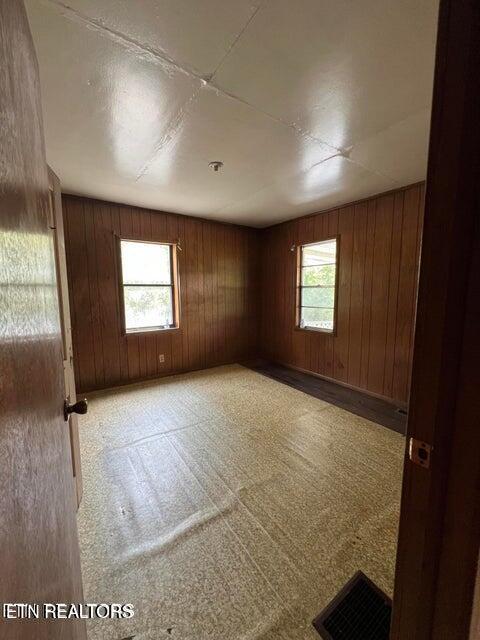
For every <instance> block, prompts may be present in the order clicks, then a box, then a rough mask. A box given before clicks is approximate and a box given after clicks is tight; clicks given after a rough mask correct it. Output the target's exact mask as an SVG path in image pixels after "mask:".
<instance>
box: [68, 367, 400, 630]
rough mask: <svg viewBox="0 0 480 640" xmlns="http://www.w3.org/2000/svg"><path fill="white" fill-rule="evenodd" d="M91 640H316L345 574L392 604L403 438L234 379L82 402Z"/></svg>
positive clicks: (264, 382)
mask: <svg viewBox="0 0 480 640" xmlns="http://www.w3.org/2000/svg"><path fill="white" fill-rule="evenodd" d="M80 435H81V446H82V461H83V475H84V497H83V502H82V505H81V507H80V511H79V534H80V544H81V550H82V567H83V579H84V585H85V599H86V601H87V602H97V603H98V602H115V603H127V602H128V603H133V604H134V606H135V617H134V618H133V619H131V620H122V621H103V620H94V621H91V622H89V623H88V624H89V627H88V628H89V638H90V640H120V639H122V638H125V637H128V636H134V637H135V640H147V639H148V640H161V639H163V638H169V639H170V640H172V639H173V640H175V639H177V640H178V639H181V640H203V639H207V638H208V639H211V638H213V639H215V640H240V639H242V640H260V639H261V640H279V639H281V640H304V639H305V640H306V639H311V640H315V639H316V638H318V637H319V636H318V634H317V633H316V632H315V631H314V630H313V628H312V627H311V621H312V619H313V618H314V617H315V616H316V615H317V614H318V613H319V612H320V611H321V609H322V608H323V607H324V606H325V605H326V604H327V603H328V602H329V600H330V599H331V598H332V597H333V596H334V595H335V594H336V592H337V591H338V590H339V589H340V588H341V587H342V586H343V585H344V583H345V582H346V581H347V580H348V579H349V578H350V577H351V576H352V574H353V573H355V571H357V570H358V569H361V570H363V571H364V572H365V573H366V574H367V575H368V576H369V577H370V578H372V579H373V580H374V581H375V582H376V583H377V584H378V585H379V586H380V587H381V588H383V589H384V590H385V591H387V592H391V590H392V585H393V575H394V563H395V550H396V549H395V547H396V537H397V525H398V516H399V501H400V485H401V474H402V460H403V448H404V439H403V438H402V436H400V435H398V434H397V433H394V432H393V431H390V430H388V429H386V428H384V427H381V426H378V425H376V424H373V423H372V422H369V421H368V420H365V419H363V418H360V417H358V416H355V415H352V414H350V413H348V412H346V411H344V410H342V409H339V408H337V407H334V406H332V405H329V404H327V403H325V402H322V401H321V400H317V399H315V398H312V397H310V396H308V395H305V394H304V393H302V392H300V391H296V390H294V389H291V388H290V387H287V386H285V385H283V384H281V383H279V382H276V381H274V380H270V379H268V378H265V377H263V376H262V375H260V374H257V373H255V372H253V371H250V370H248V369H245V368H243V367H240V366H237V365H233V366H226V367H219V368H216V369H210V370H206V371H201V372H197V373H192V374H188V375H181V376H175V377H171V378H165V379H163V380H160V381H155V382H151V383H148V384H142V385H136V386H132V387H127V388H122V389H119V390H116V391H115V392H109V393H103V394H97V395H95V396H94V397H93V398H92V399H91V401H90V408H89V413H88V415H87V416H86V417H85V419H82V420H81V434H80Z"/></svg>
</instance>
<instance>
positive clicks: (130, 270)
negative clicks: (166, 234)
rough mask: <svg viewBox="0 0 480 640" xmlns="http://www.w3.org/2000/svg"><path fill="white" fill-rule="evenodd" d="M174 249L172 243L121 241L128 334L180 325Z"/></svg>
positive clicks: (124, 309) (125, 318) (125, 325)
mask: <svg viewBox="0 0 480 640" xmlns="http://www.w3.org/2000/svg"><path fill="white" fill-rule="evenodd" d="M174 251H175V246H174V245H171V244H163V243H159V242H138V241H136V240H120V254H121V266H122V282H121V286H122V293H123V311H124V328H125V331H126V333H134V332H139V331H155V330H157V331H158V330H162V329H172V328H175V327H176V326H178V325H177V312H176V290H175V287H176V283H175V271H176V270H175V268H174V261H175V254H174Z"/></svg>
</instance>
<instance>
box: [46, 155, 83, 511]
mask: <svg viewBox="0 0 480 640" xmlns="http://www.w3.org/2000/svg"><path fill="white" fill-rule="evenodd" d="M48 187H49V195H50V220H49V227H50V229H51V230H52V231H53V234H54V249H55V270H56V274H57V290H58V306H59V311H60V326H61V330H62V354H63V374H64V379H65V401H66V402H67V403H68V404H75V402H76V400H77V395H76V386H75V371H74V365H73V343H72V322H71V315H70V300H69V290H68V275H67V256H66V252H65V229H64V223H63V211H62V191H61V186H60V180H59V178H58V176H57V175H56V173H55V172H54V171H53V170H52V169H51V167H48ZM68 427H69V432H70V447H71V451H72V466H73V470H72V472H73V476H74V479H75V491H76V498H75V499H76V504H77V508H78V507H79V506H80V502H81V500H82V495H83V479H82V464H81V457H80V435H79V428H78V416H77V414H76V413H71V414H70V415H69V416H68Z"/></svg>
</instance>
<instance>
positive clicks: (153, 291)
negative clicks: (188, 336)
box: [123, 285, 173, 331]
mask: <svg viewBox="0 0 480 640" xmlns="http://www.w3.org/2000/svg"><path fill="white" fill-rule="evenodd" d="M123 293H124V300H125V328H126V329H127V331H128V330H129V329H144V328H146V327H168V326H170V325H172V324H173V304H172V287H158V286H157V287H138V286H136V287H129V286H128V285H127V286H125V287H124V288H123Z"/></svg>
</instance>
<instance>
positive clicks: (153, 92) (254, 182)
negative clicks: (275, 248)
mask: <svg viewBox="0 0 480 640" xmlns="http://www.w3.org/2000/svg"><path fill="white" fill-rule="evenodd" d="M26 6H27V11H28V15H29V19H30V24H31V28H32V33H33V38H34V42H35V46H36V50H37V55H38V58H39V64H40V77H41V88H42V97H43V109H44V120H45V131H46V145H47V157H48V161H49V163H50V165H51V166H52V167H53V169H54V170H55V171H56V172H57V173H58V175H59V176H60V179H61V182H62V186H63V189H64V190H65V191H67V192H69V193H76V194H81V195H87V196H92V197H97V198H101V199H106V200H113V201H116V202H124V203H127V204H134V205H139V206H145V207H151V208H155V209H160V210H168V211H174V212H177V213H186V214H190V215H199V216H202V217H208V218H214V219H218V220H225V221H228V222H237V223H240V224H250V225H254V226H260V227H262V226H266V225H269V224H272V223H275V222H279V221H281V220H285V219H287V218H293V217H296V216H299V215H302V214H305V213H311V212H314V211H319V210H321V209H325V208H328V207H331V206H336V205H338V204H342V203H346V202H351V201H352V200H355V199H359V198H362V197H366V196H369V195H372V194H374V193H378V192H381V191H386V190H388V189H393V188H395V187H399V186H403V185H406V184H409V183H412V182H415V181H418V180H422V179H423V178H424V177H425V171H426V154H427V146H428V132H429V115H430V106H431V91H432V81H433V57H434V43H435V33H436V16H437V0H364V1H363V2H355V1H354V0H295V1H292V0H136V1H135V2H133V1H126V0H64V1H60V0H26ZM212 160H221V161H223V162H224V167H223V170H222V171H221V172H219V173H214V172H212V171H211V170H210V169H209V168H208V163H209V162H210V161H212Z"/></svg>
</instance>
